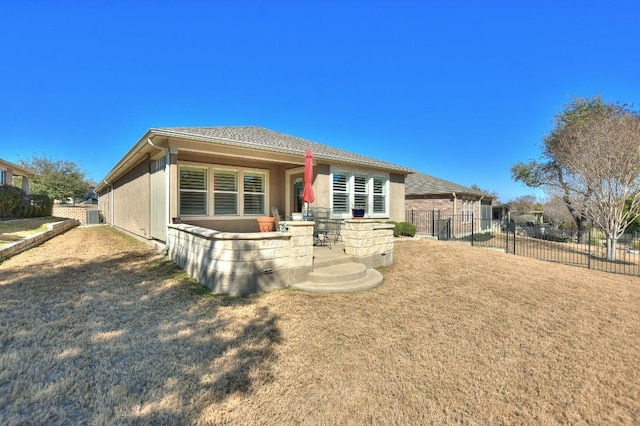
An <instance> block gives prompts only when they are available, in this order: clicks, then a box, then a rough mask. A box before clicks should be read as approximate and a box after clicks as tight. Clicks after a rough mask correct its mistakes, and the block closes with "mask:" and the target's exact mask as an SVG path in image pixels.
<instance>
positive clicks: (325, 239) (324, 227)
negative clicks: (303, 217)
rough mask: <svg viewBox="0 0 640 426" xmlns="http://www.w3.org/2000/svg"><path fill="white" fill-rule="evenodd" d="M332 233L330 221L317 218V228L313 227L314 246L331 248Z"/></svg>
mask: <svg viewBox="0 0 640 426" xmlns="http://www.w3.org/2000/svg"><path fill="white" fill-rule="evenodd" d="M329 233H330V219H325V218H316V220H315V226H314V227H313V245H316V246H328V247H329V248H331V239H330V238H329Z"/></svg>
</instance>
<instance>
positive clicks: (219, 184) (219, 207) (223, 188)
mask: <svg viewBox="0 0 640 426" xmlns="http://www.w3.org/2000/svg"><path fill="white" fill-rule="evenodd" d="M213 214H215V215H237V214H238V173H236V172H234V171H229V170H214V172H213Z"/></svg>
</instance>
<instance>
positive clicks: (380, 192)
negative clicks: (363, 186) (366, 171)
mask: <svg viewBox="0 0 640 426" xmlns="http://www.w3.org/2000/svg"><path fill="white" fill-rule="evenodd" d="M386 184H387V179H386V178H384V177H380V176H374V177H373V212H374V213H386V212H387V194H386V188H387V185H386Z"/></svg>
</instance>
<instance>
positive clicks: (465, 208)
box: [405, 173, 496, 235]
mask: <svg viewBox="0 0 640 426" xmlns="http://www.w3.org/2000/svg"><path fill="white" fill-rule="evenodd" d="M495 198H496V197H495V196H494V195H492V194H487V193H485V192H482V191H478V190H475V189H473V188H469V187H466V186H463V185H459V184H457V183H454V182H450V181H447V180H444V179H439V178H436V177H433V176H429V175H427V174H424V173H411V174H409V175H408V176H407V177H406V179H405V208H406V220H407V221H408V222H411V223H413V224H414V225H416V227H417V228H418V232H421V233H429V234H433V235H436V234H437V233H438V232H439V230H438V229H437V224H436V221H438V220H445V219H446V220H450V219H452V220H453V221H454V222H453V223H454V224H457V229H458V231H460V230H461V229H464V232H468V231H467V228H470V226H468V225H470V224H471V219H472V218H473V219H474V220H475V221H476V223H475V224H476V225H477V226H478V228H475V229H476V230H481V229H490V228H491V220H492V202H493V200H494V199H495ZM434 225H435V226H434ZM454 232H455V230H454Z"/></svg>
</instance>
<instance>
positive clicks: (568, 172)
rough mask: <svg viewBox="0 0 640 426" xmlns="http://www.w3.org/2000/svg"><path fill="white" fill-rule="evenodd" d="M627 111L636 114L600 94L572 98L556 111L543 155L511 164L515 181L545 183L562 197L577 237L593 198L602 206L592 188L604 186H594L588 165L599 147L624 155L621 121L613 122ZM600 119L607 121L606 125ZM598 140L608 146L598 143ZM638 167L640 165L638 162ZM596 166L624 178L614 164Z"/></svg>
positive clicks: (611, 176) (587, 218)
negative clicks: (601, 96)
mask: <svg viewBox="0 0 640 426" xmlns="http://www.w3.org/2000/svg"><path fill="white" fill-rule="evenodd" d="M627 116H628V117H630V118H629V120H631V121H633V120H635V118H637V113H635V112H633V111H631V110H630V109H628V108H627V106H625V105H614V104H609V103H605V102H603V101H602V99H601V98H600V97H599V96H594V97H593V98H590V99H589V98H575V99H574V100H573V101H572V102H570V103H569V104H567V105H566V106H565V109H564V110H563V111H562V112H560V113H559V114H557V115H556V117H555V127H554V129H553V130H552V131H551V132H550V133H549V134H548V135H546V136H545V138H544V139H543V142H542V158H541V160H540V161H530V162H528V163H517V164H515V165H514V166H513V167H512V168H511V176H512V178H513V179H514V180H515V181H520V182H523V183H524V184H526V185H528V186H531V187H541V188H544V189H545V191H546V192H547V194H549V195H559V196H560V197H561V198H562V200H563V202H564V204H565V205H566V207H567V209H568V211H569V213H570V214H571V217H572V218H573V220H574V222H575V224H576V227H577V228H578V239H579V240H580V241H584V240H585V236H586V231H587V224H588V222H589V221H590V220H592V219H593V216H594V213H595V211H596V210H598V209H596V208H592V203H594V202H597V203H600V205H601V206H602V205H603V204H602V201H598V200H600V197H601V195H602V194H600V195H596V194H595V193H594V191H599V192H600V193H602V189H601V188H595V187H594V185H598V179H597V178H596V179H594V178H592V177H593V175H592V173H591V169H589V167H587V164H590V165H591V167H593V166H594V165H597V164H598V163H599V162H600V161H601V160H600V158H599V157H600V156H601V153H599V152H598V149H603V150H604V149H605V148H610V150H611V151H613V152H617V153H618V156H619V157H620V158H623V157H625V156H626V155H627V153H626V152H625V149H627V148H626V146H627V142H626V141H621V140H620V139H624V138H627V137H628V136H623V134H619V135H618V132H619V131H620V129H621V127H620V124H619V125H617V126H614V125H613V123H615V122H618V121H619V120H617V119H618V118H620V117H627ZM604 123H609V124H607V125H606V126H605V124H604ZM627 125H628V124H627ZM605 131H609V132H612V133H611V134H608V135H607V136H606V137H604V136H602V134H601V133H602V132H605ZM601 143H603V144H605V145H608V147H599V148H597V147H596V146H598V145H600V144H601ZM621 161H631V162H633V161H635V160H632V159H631V158H626V159H625V160H621V159H616V160H615V162H616V163H620V162H621ZM637 166H639V169H640V165H637ZM596 167H597V166H596ZM600 171H601V172H603V173H607V175H608V179H609V180H611V179H613V180H615V181H616V182H618V181H626V179H620V178H619V176H618V171H617V170H615V169H614V168H608V169H607V170H606V172H605V171H604V170H602V169H601V170H600ZM595 223H600V222H598V221H596V222H595ZM609 229H611V227H609ZM612 235H613V234H612Z"/></svg>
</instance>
